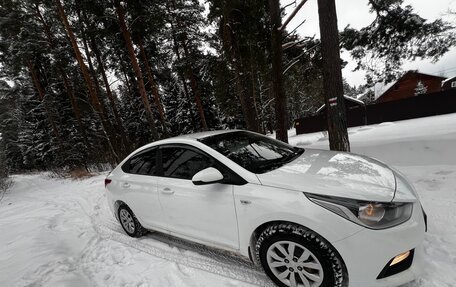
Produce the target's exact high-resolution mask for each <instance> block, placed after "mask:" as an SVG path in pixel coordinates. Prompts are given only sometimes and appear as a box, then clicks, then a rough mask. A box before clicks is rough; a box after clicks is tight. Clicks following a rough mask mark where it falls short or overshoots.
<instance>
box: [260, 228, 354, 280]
mask: <svg viewBox="0 0 456 287" xmlns="http://www.w3.org/2000/svg"><path fill="white" fill-rule="evenodd" d="M255 249H256V255H257V258H258V259H259V261H260V263H261V265H262V267H263V269H264V270H265V272H266V274H267V275H268V276H269V277H270V278H271V279H272V280H273V281H274V283H276V284H277V285H278V286H280V287H346V286H348V276H347V272H346V271H345V267H344V265H343V262H342V260H341V259H340V256H339V255H338V253H337V252H336V251H335V250H334V248H333V247H332V246H331V245H330V244H329V243H328V242H327V241H326V240H324V239H323V238H322V237H321V236H319V235H318V234H317V233H315V232H313V231H311V230H308V229H306V228H304V227H301V226H298V225H293V224H277V225H272V226H270V227H268V228H267V229H266V230H265V231H263V232H262V233H261V234H260V236H259V238H258V241H257V244H256V248H255Z"/></svg>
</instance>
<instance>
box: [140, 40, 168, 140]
mask: <svg viewBox="0 0 456 287" xmlns="http://www.w3.org/2000/svg"><path fill="white" fill-rule="evenodd" d="M137 43H138V47H139V53H140V54H141V58H142V60H143V63H144V67H145V68H146V74H147V80H148V82H149V86H150V90H151V91H152V95H153V96H154V101H155V106H156V107H157V110H158V113H159V115H160V121H161V124H162V126H163V131H164V132H165V134H166V135H167V134H168V128H167V126H166V119H165V111H164V109H163V105H162V103H161V100H160V95H159V92H158V87H157V83H156V82H155V79H154V75H153V73H152V68H151V66H150V64H149V60H148V59H147V55H146V51H145V50H144V44H143V41H142V39H141V37H138V39H137Z"/></svg>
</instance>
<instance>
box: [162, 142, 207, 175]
mask: <svg viewBox="0 0 456 287" xmlns="http://www.w3.org/2000/svg"><path fill="white" fill-rule="evenodd" d="M161 153H162V166H163V176H166V177H172V178H180V179H189V180H190V179H192V178H193V176H194V175H195V174H196V173H197V172H199V171H201V170H203V169H205V168H208V167H212V166H214V160H213V159H211V158H209V157H207V156H205V155H203V154H200V153H197V152H195V151H193V150H190V149H186V148H182V147H165V148H162V149H161Z"/></svg>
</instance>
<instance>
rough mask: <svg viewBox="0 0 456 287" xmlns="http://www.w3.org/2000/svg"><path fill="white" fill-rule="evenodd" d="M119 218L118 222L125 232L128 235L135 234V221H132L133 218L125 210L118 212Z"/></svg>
mask: <svg viewBox="0 0 456 287" xmlns="http://www.w3.org/2000/svg"><path fill="white" fill-rule="evenodd" d="M119 216H120V222H121V223H122V226H123V227H124V228H125V230H127V231H128V233H131V234H133V233H134V232H135V221H134V220H133V216H132V215H131V214H130V213H129V212H128V211H127V210H126V209H122V210H120V212H119Z"/></svg>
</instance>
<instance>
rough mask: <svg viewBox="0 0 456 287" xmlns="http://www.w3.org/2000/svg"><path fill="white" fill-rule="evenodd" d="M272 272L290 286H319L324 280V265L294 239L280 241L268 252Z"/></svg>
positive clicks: (268, 261)
mask: <svg viewBox="0 0 456 287" xmlns="http://www.w3.org/2000/svg"><path fill="white" fill-rule="evenodd" d="M266 257H267V263H268V266H269V268H270V269H271V271H272V273H273V274H274V275H275V277H277V279H279V280H280V281H281V282H282V283H283V284H285V285H287V286H290V287H318V286H320V285H321V283H322V282H323V276H324V274H323V267H322V265H321V263H320V261H318V259H317V257H316V256H315V255H314V254H313V253H312V252H311V251H310V250H309V249H307V248H305V247H304V246H302V245H301V244H298V243H296V242H293V241H278V242H275V243H274V244H272V245H271V246H270V247H269V249H268V251H267V253H266Z"/></svg>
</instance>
